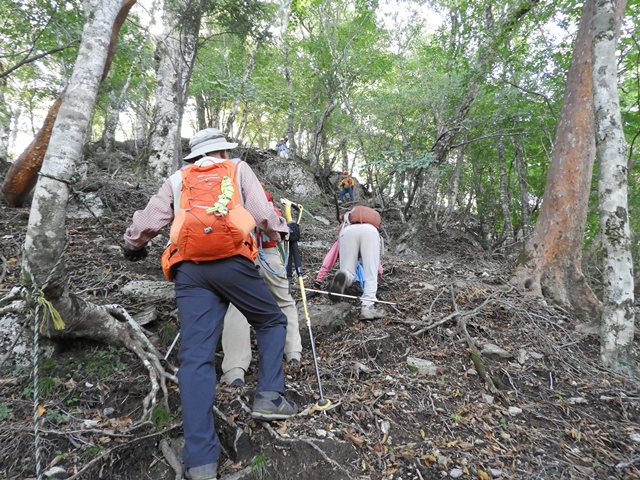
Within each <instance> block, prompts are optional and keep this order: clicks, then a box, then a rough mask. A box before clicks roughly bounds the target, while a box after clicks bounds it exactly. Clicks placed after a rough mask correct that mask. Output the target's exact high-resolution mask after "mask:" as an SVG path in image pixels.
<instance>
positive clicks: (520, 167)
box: [513, 139, 531, 240]
mask: <svg viewBox="0 0 640 480" xmlns="http://www.w3.org/2000/svg"><path fill="white" fill-rule="evenodd" d="M513 146H514V150H515V156H514V161H515V165H516V171H517V172H518V185H519V187H520V229H519V231H521V232H522V235H521V236H518V240H520V238H527V237H528V236H529V233H530V232H531V207H530V206H529V184H528V183H527V165H526V163H525V161H524V158H523V152H522V146H521V145H520V141H519V140H518V139H515V140H514V142H513Z"/></svg>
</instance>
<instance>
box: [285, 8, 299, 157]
mask: <svg viewBox="0 0 640 480" xmlns="http://www.w3.org/2000/svg"><path fill="white" fill-rule="evenodd" d="M290 5H291V1H290V0H286V1H285V2H284V3H283V5H282V8H283V10H284V12H283V13H284V15H283V19H282V42H283V44H284V78H285V80H286V82H287V96H288V98H287V103H288V106H289V108H288V111H287V138H288V139H289V149H290V150H291V155H292V156H294V157H295V156H296V155H297V153H298V144H297V143H296V136H295V130H294V125H293V121H294V118H295V103H294V97H293V80H291V63H290V59H289V6H290Z"/></svg>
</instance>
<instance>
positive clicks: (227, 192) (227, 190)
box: [207, 177, 235, 215]
mask: <svg viewBox="0 0 640 480" xmlns="http://www.w3.org/2000/svg"><path fill="white" fill-rule="evenodd" d="M220 190H221V192H220V195H218V201H217V202H216V203H215V204H214V205H213V207H209V208H207V213H213V212H217V213H221V214H222V215H226V214H227V213H229V209H228V208H227V204H228V203H229V202H230V201H231V197H233V194H234V193H235V189H234V188H233V182H232V181H231V179H230V178H229V177H224V178H223V179H222V183H221V185H220Z"/></svg>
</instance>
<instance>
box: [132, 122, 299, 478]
mask: <svg viewBox="0 0 640 480" xmlns="http://www.w3.org/2000/svg"><path fill="white" fill-rule="evenodd" d="M237 146H238V144H237V143H231V142H228V141H227V140H226V138H225V136H224V134H223V133H222V132H221V131H219V130H217V129H215V128H207V129H205V130H201V131H199V132H198V133H196V135H195V136H194V137H193V138H192V139H191V141H190V142H189V147H190V149H191V153H189V155H187V156H186V157H185V158H184V160H185V161H186V162H188V163H193V164H195V165H197V166H201V167H206V166H209V165H211V164H212V163H216V162H225V161H231V162H233V163H234V164H235V165H236V170H235V172H236V173H235V180H236V182H235V185H237V186H239V188H240V190H241V193H242V197H243V200H244V207H245V209H246V210H247V211H248V212H249V213H250V214H251V215H252V216H253V218H254V219H255V223H256V225H257V227H258V228H260V230H261V231H262V232H264V234H265V235H267V236H268V237H269V238H270V239H271V240H283V239H288V240H298V239H299V230H298V229H297V225H291V223H290V224H287V222H286V220H285V219H284V218H282V217H280V216H278V215H277V214H276V212H275V211H274V210H273V208H272V207H271V205H270V204H269V202H267V199H266V197H265V195H264V191H263V189H262V186H261V185H260V181H259V180H258V179H257V177H256V175H255V173H254V172H253V170H252V169H251V168H250V167H249V165H247V164H246V163H245V162H242V161H240V160H239V159H233V160H229V154H228V151H229V150H232V149H234V148H235V147H237ZM189 167H190V165H186V166H185V167H183V169H186V168H189ZM181 187H182V171H181V170H179V171H178V172H176V173H174V174H173V175H172V176H171V177H169V178H168V179H167V180H166V181H165V182H164V183H163V185H162V186H161V187H160V190H159V191H158V193H157V194H156V195H154V196H153V197H152V198H151V199H150V200H149V202H148V204H147V206H146V208H145V209H144V210H138V211H137V212H135V213H134V215H133V221H132V223H131V226H129V227H128V228H127V230H126V232H125V234H124V256H125V258H126V259H128V260H131V261H135V260H140V259H143V258H145V257H146V256H147V247H146V245H147V243H148V242H149V241H150V240H151V239H152V238H154V237H155V236H156V235H157V234H158V233H159V232H160V230H162V229H163V228H164V227H165V226H167V225H168V224H169V223H171V222H172V220H173V219H174V212H176V211H177V209H178V208H179V206H180V196H181V194H182V193H181V192H182V188H181ZM171 271H172V273H173V282H174V286H175V293H176V303H177V306H178V314H179V317H180V334H181V337H182V340H181V346H180V351H179V353H178V360H179V361H180V368H179V370H178V379H179V382H180V398H181V402H182V417H183V429H184V439H185V445H184V451H183V460H184V465H185V467H186V476H187V478H190V479H197V480H205V479H215V478H216V471H217V468H218V457H219V455H220V452H221V445H220V440H219V438H218V435H217V434H216V430H215V426H214V416H213V410H212V407H213V404H214V401H215V394H216V380H217V379H216V369H215V351H216V347H217V344H218V340H219V338H220V333H221V331H222V327H223V319H224V316H225V313H226V311H227V308H228V307H229V305H230V304H231V303H233V304H234V305H235V306H236V307H237V308H238V310H239V311H240V312H241V313H242V314H243V315H244V316H245V317H246V318H247V320H248V321H249V323H250V324H251V325H252V326H253V327H254V329H255V331H256V338H257V341H258V355H259V365H258V384H257V386H256V395H255V399H254V402H253V407H252V416H253V417H254V418H256V419H260V420H282V419H285V418H288V417H290V416H292V415H295V414H296V413H297V406H296V405H295V403H293V402H290V401H288V400H286V399H285V397H284V371H283V366H282V358H283V354H284V344H285V338H286V330H287V318H286V316H285V315H284V313H282V310H281V309H280V307H278V305H277V304H276V302H275V300H274V299H273V296H272V295H271V293H270V292H269V290H268V289H267V286H266V285H265V282H264V280H263V279H262V277H261V276H260V273H259V272H258V269H257V268H256V266H255V265H254V264H253V262H252V261H251V260H250V259H248V258H247V257H246V256H244V255H234V256H231V257H228V258H222V259H218V260H211V261H201V262H198V263H196V262H192V261H182V262H179V263H177V264H175V265H174V266H173V267H172V270H171Z"/></svg>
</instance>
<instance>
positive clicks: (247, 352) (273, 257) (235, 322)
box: [222, 247, 302, 374]
mask: <svg viewBox="0 0 640 480" xmlns="http://www.w3.org/2000/svg"><path fill="white" fill-rule="evenodd" d="M264 253H265V255H266V257H267V262H268V263H269V266H270V268H271V269H272V270H273V271H275V272H279V271H281V270H282V269H283V263H282V259H281V258H280V255H279V253H278V250H277V248H275V247H274V248H265V249H264ZM256 264H257V265H259V261H258V260H257V259H256ZM260 274H261V275H262V278H264V283H266V284H267V288H268V289H269V291H270V292H271V295H273V298H274V299H275V301H276V303H277V304H278V306H279V307H280V308H281V309H282V312H283V313H284V314H285V315H286V317H287V339H286V341H285V345H284V355H285V358H286V359H287V360H289V359H290V358H292V357H293V358H298V359H299V358H300V355H301V352H302V340H301V339H300V330H299V325H298V309H297V308H296V302H295V300H294V299H293V297H292V296H291V293H289V281H288V280H287V273H286V272H282V273H281V274H280V275H275V274H273V273H270V272H268V271H267V270H266V269H265V268H264V267H261V268H260ZM222 351H223V353H224V358H223V360H222V373H223V374H224V373H226V372H228V371H229V370H231V369H232V368H242V369H243V370H244V371H245V372H246V371H247V369H248V368H249V364H250V363H251V331H250V327H249V323H248V322H247V319H246V318H245V317H244V316H243V315H242V314H241V313H240V312H239V311H238V309H237V308H236V307H234V306H233V304H230V305H229V308H228V310H227V314H226V315H225V317H224V328H223V330H222Z"/></svg>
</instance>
